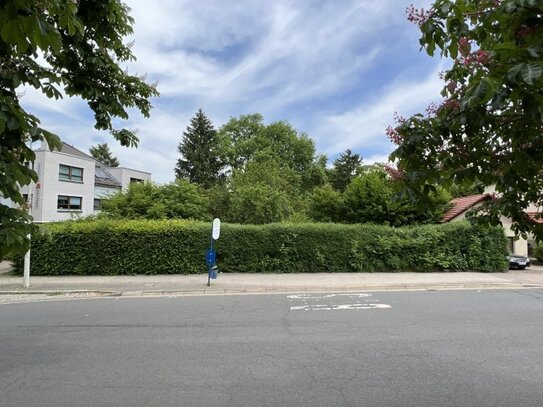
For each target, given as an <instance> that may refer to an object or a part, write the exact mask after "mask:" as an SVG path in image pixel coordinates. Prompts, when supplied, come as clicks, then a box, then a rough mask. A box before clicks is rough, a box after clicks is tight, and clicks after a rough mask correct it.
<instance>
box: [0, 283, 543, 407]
mask: <svg viewBox="0 0 543 407" xmlns="http://www.w3.org/2000/svg"><path fill="white" fill-rule="evenodd" d="M0 405H1V406H70V407H73V406H93V407H94V406H153V407H154V406H206V407H210V406H233V407H237V406H312V407H316V406H327V407H329V406H402V407H403V406H416V407H421V406H432V407H435V406H477V407H482V406H492V407H495V406H507V407H510V406H537V407H540V406H542V405H543V290H518V291H513V290H494V291H436V292H395V293H393V292H388V293H372V294H365V295H364V294H357V295H346V294H337V295H335V294H311V295H309V294H300V295H286V294H284V295H252V296H250V295H247V296H214V297H213V296H202V297H176V298H166V297H162V298H138V299H131V298H119V299H113V298H108V299H94V300H64V301H52V302H40V303H27V304H4V305H0Z"/></svg>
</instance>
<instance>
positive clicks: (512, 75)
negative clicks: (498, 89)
mask: <svg viewBox="0 0 543 407" xmlns="http://www.w3.org/2000/svg"><path fill="white" fill-rule="evenodd" d="M523 67H524V64H518V65H515V66H514V67H513V68H511V69H509V71H507V79H509V80H510V81H511V82H516V79H517V76H518V74H519V73H520V71H522V68H523Z"/></svg>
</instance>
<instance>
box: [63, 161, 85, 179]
mask: <svg viewBox="0 0 543 407" xmlns="http://www.w3.org/2000/svg"><path fill="white" fill-rule="evenodd" d="M62 167H65V168H66V169H67V170H68V172H62ZM74 169H76V170H80V171H81V175H74V174H73V170H74ZM64 177H66V178H64ZM58 179H59V180H60V181H68V182H79V183H83V168H81V167H74V166H73V165H66V164H59V165H58Z"/></svg>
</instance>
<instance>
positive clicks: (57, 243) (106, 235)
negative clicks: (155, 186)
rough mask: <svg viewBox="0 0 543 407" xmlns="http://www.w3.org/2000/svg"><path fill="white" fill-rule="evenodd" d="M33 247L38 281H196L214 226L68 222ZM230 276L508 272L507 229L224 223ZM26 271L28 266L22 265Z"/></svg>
mask: <svg viewBox="0 0 543 407" xmlns="http://www.w3.org/2000/svg"><path fill="white" fill-rule="evenodd" d="M41 229H42V234H40V235H36V236H34V237H33V240H32V252H31V258H32V262H31V263H32V270H31V273H32V275H64V274H80V275H86V274H103V275H117V274H190V273H201V272H205V271H206V266H205V262H204V253H205V250H206V249H207V247H208V245H209V236H210V229H211V223H202V222H191V221H142V220H138V221H126V220H123V221H112V220H97V221H86V222H63V223H57V224H49V225H47V226H42V228H41ZM217 252H218V255H219V261H218V266H219V269H220V270H221V271H224V272H238V273H257V272H265V273H308V272H334V273H337V272H372V271H421V272H425V271H462V270H473V271H485V272H494V271H505V270H506V269H507V261H506V240H505V237H504V234H503V231H502V229H501V228H490V229H480V228H477V227H473V226H470V225H469V224H468V223H451V224H446V225H425V226H411V227H404V228H392V227H388V226H376V225H340V224H269V225H232V224H223V225H222V229H221V237H220V239H219V240H218V242H217ZM16 268H17V270H18V271H21V269H22V259H18V261H17V262H16Z"/></svg>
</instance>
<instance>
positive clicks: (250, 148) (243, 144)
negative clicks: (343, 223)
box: [219, 113, 326, 192]
mask: <svg viewBox="0 0 543 407" xmlns="http://www.w3.org/2000/svg"><path fill="white" fill-rule="evenodd" d="M263 120H264V119H263V117H262V115H261V114H258V113H257V114H252V115H242V116H240V117H238V118H231V119H230V120H229V121H228V123H226V124H225V125H224V126H222V127H221V128H220V130H219V133H220V136H221V140H222V143H223V145H224V146H225V150H226V151H228V154H227V155H228V164H229V165H230V167H231V168H232V169H234V170H243V169H244V168H245V167H246V166H247V163H249V162H251V161H269V160H273V161H275V162H276V163H277V164H278V165H279V166H280V167H281V168H282V169H284V170H285V171H289V170H292V171H294V172H295V173H296V174H297V175H298V185H297V187H298V189H300V190H301V191H304V192H305V191H309V190H312V189H313V188H315V187H316V186H319V185H322V184H323V183H324V181H325V168H326V158H325V157H324V156H321V155H317V153H316V150H315V143H314V141H313V140H311V138H309V137H308V136H307V135H306V134H304V133H299V132H298V131H296V129H294V128H293V127H292V126H291V125H290V124H289V123H288V122H285V121H278V122H274V123H270V124H267V125H266V124H264V122H263Z"/></svg>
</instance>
